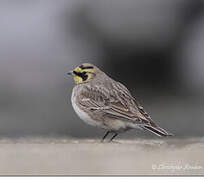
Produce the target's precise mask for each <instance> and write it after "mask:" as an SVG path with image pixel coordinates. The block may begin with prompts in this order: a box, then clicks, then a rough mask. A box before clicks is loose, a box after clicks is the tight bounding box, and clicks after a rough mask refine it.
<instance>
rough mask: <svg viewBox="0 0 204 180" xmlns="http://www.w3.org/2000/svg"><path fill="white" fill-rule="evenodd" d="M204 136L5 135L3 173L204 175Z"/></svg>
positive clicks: (0, 155) (0, 157)
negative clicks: (108, 139)
mask: <svg viewBox="0 0 204 180" xmlns="http://www.w3.org/2000/svg"><path fill="white" fill-rule="evenodd" d="M203 154H204V138H190V139H135V140H124V139H123V140H120V139H117V140H116V141H114V142H112V143H100V142H99V140H91V139H85V140H77V139H70V138H64V137H63V138H62V137H61V138H16V139H12V138H2V139H0V162H1V163H0V175H204V156H203Z"/></svg>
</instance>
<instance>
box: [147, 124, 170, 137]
mask: <svg viewBox="0 0 204 180" xmlns="http://www.w3.org/2000/svg"><path fill="white" fill-rule="evenodd" d="M143 128H144V129H146V130H148V131H150V132H152V133H154V134H156V135H157V136H165V137H166V136H173V134H171V133H168V132H167V131H165V130H164V129H162V128H160V127H158V126H147V125H145V126H143Z"/></svg>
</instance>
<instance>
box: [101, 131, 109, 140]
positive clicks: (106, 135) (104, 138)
mask: <svg viewBox="0 0 204 180" xmlns="http://www.w3.org/2000/svg"><path fill="white" fill-rule="evenodd" d="M109 133H110V131H107V132H106V134H105V135H104V136H103V138H102V139H101V142H103V141H104V140H105V138H106V137H107V136H108V134H109Z"/></svg>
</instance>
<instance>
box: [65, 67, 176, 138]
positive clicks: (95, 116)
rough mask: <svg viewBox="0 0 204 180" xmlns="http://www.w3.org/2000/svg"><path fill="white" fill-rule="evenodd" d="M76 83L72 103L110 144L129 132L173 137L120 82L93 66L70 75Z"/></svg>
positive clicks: (70, 72) (85, 120)
mask: <svg viewBox="0 0 204 180" xmlns="http://www.w3.org/2000/svg"><path fill="white" fill-rule="evenodd" d="M67 74H68V75H71V76H72V77H73V79H74V81H75V86H74V87H73V90H72V95H71V103H72V106H73V109H74V111H75V112H76V114H77V115H78V116H79V118H80V119H82V120H83V121H84V122H85V123H87V124H89V125H91V126H94V127H99V128H102V129H105V130H106V133H105V135H104V136H103V137H102V139H101V142H103V141H104V140H105V139H106V137H107V136H108V134H109V133H111V134H112V137H111V138H110V140H109V142H111V141H112V140H113V139H114V138H115V137H116V136H117V135H118V134H119V133H122V132H125V131H128V130H130V129H142V130H148V131H150V132H152V133H154V134H156V135H157V136H160V137H161V136H163V137H167V136H172V135H173V134H171V133H169V132H167V131H166V130H164V129H162V128H160V127H159V126H158V125H157V124H156V123H155V122H154V121H153V120H152V118H151V117H150V116H149V115H148V113H147V112H146V111H145V110H144V108H143V107H142V106H141V105H140V104H139V102H138V101H137V100H136V99H135V98H134V97H133V96H132V95H131V93H130V91H129V90H128V89H127V88H126V87H125V86H124V85H123V84H122V83H120V82H118V81H115V80H113V79H112V78H111V77H109V76H108V75H107V74H106V73H104V72H103V71H102V70H100V69H99V68H98V67H96V66H95V65H93V64H90V63H83V64H81V65H79V66H77V67H76V68H74V70H72V71H69V72H68V73H67Z"/></svg>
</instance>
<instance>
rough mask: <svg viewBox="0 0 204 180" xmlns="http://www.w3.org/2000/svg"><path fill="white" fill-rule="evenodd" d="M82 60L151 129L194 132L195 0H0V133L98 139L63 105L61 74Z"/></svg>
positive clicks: (200, 83) (199, 31)
mask: <svg viewBox="0 0 204 180" xmlns="http://www.w3.org/2000/svg"><path fill="white" fill-rule="evenodd" d="M83 62H90V63H93V64H95V65H97V66H99V67H100V68H101V69H102V70H104V71H105V72H106V73H107V74H108V75H110V76H111V77H113V78H114V79H115V80H119V81H120V82H122V83H124V84H125V85H126V86H127V87H128V88H129V90H130V91H131V92H132V94H133V96H134V97H136V98H137V99H138V100H139V101H140V103H141V104H142V105H143V106H144V107H145V109H146V111H147V112H149V113H150V115H151V116H152V118H153V119H154V120H155V121H156V122H157V123H158V124H159V125H160V126H161V127H163V128H165V129H167V130H169V131H170V132H172V133H174V134H175V135H176V136H178V137H185V136H203V135H204V119H203V117H204V110H203V109H204V103H203V97H204V1H202V0H174V1H171V0H167V1H163V0H151V1H149V0H125V1H124V0H101V1H95V0H18V1H7V0H0V136H15V137H16V136H25V135H66V136H72V137H79V138H84V137H85V138H86V137H101V136H102V135H103V133H104V131H103V130H98V129H95V128H94V127H91V126H88V125H86V124H84V123H83V122H82V121H81V120H80V119H79V118H78V117H77V116H76V114H75V113H74V111H73V109H72V107H71V102H70V96H71V91H72V87H73V86H74V82H73V79H71V78H70V77H68V76H67V75H66V73H67V72H68V71H69V70H71V69H73V68H74V67H75V66H77V65H79V64H81V63H83ZM137 136H150V133H146V134H145V133H144V132H141V131H134V130H132V131H130V132H127V133H125V134H123V135H121V137H124V138H128V137H137Z"/></svg>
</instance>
